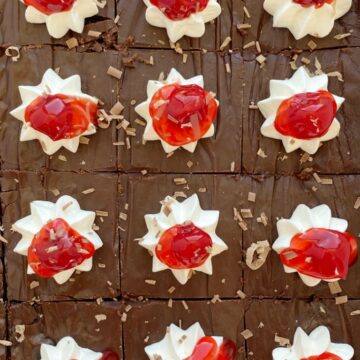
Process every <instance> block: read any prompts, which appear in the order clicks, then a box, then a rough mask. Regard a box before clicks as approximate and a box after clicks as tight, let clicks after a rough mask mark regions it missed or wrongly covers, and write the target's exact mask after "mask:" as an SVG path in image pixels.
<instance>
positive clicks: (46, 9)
mask: <svg viewBox="0 0 360 360" xmlns="http://www.w3.org/2000/svg"><path fill="white" fill-rule="evenodd" d="M76 1H77V0H24V2H25V5H28V6H33V7H34V8H35V9H37V10H39V11H40V12H42V13H43V14H46V15H51V14H56V13H60V12H64V11H69V10H71V9H72V7H73V5H74V4H75V2H76Z"/></svg>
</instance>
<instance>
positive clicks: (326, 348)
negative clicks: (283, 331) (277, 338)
mask: <svg viewBox="0 0 360 360" xmlns="http://www.w3.org/2000/svg"><path fill="white" fill-rule="evenodd" d="M324 353H330V354H332V355H336V356H338V357H339V358H340V359H341V360H351V359H352V357H353V356H354V349H353V348H352V347H351V346H350V345H347V344H335V343H332V342H331V338H330V331H329V329H328V328H327V327H325V326H319V327H318V328H316V329H315V330H314V331H313V332H312V333H311V334H310V335H307V334H306V333H305V332H304V330H303V329H302V328H300V327H299V328H297V330H296V332H295V336H294V344H293V345H292V346H291V347H288V348H277V349H275V350H274V351H273V354H272V356H273V360H301V359H304V358H306V359H307V358H310V357H311V356H319V355H322V354H324Z"/></svg>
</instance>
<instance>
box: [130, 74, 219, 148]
mask: <svg viewBox="0 0 360 360" xmlns="http://www.w3.org/2000/svg"><path fill="white" fill-rule="evenodd" d="M170 84H179V85H197V86H199V87H201V88H204V78H203V76H202V75H198V76H195V77H192V78H190V79H184V78H183V76H182V75H181V74H180V73H179V72H178V71H177V70H176V69H171V70H170V72H169V75H168V77H167V79H166V80H164V81H157V80H149V82H148V85H147V96H148V98H147V100H146V101H144V102H142V103H141V104H139V105H137V106H136V107H135V111H136V112H137V113H138V114H139V115H140V116H141V117H143V118H144V119H145V120H146V123H147V125H146V128H145V132H144V135H143V138H144V140H145V141H160V142H161V145H162V146H163V149H164V151H165V152H166V153H171V152H173V151H175V150H177V149H179V148H183V149H185V150H187V151H189V152H191V153H193V152H194V151H195V149H196V146H197V143H198V140H196V141H192V142H189V143H187V144H184V145H179V146H177V145H171V144H169V143H168V142H166V141H165V140H164V139H162V138H161V137H160V136H159V134H158V133H157V132H156V131H155V129H154V121H153V118H152V117H151V115H150V105H151V102H152V99H153V96H154V95H155V94H156V93H157V92H158V91H159V90H160V89H161V88H163V87H164V86H167V85H170ZM215 101H216V104H217V105H219V102H218V101H217V100H216V99H215ZM214 133H215V126H214V124H211V126H210V127H209V129H208V130H207V132H206V133H205V134H204V135H203V136H202V137H201V138H202V139H204V138H209V137H212V136H213V135H214Z"/></svg>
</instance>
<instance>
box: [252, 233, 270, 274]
mask: <svg viewBox="0 0 360 360" xmlns="http://www.w3.org/2000/svg"><path fill="white" fill-rule="evenodd" d="M270 251H271V247H270V244H269V242H268V241H267V240H264V241H258V242H256V243H253V244H251V246H250V247H249V248H248V249H247V251H246V265H247V266H248V267H249V268H250V269H251V270H258V269H260V268H261V267H262V266H263V265H264V264H265V262H266V259H267V257H268V255H269V252H270Z"/></svg>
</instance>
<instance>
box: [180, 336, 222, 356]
mask: <svg viewBox="0 0 360 360" xmlns="http://www.w3.org/2000/svg"><path fill="white" fill-rule="evenodd" d="M218 348H219V347H218V344H217V342H216V340H215V339H214V338H213V337H211V336H204V337H202V338H201V339H200V340H199V341H198V342H197V344H196V346H195V348H194V351H193V353H192V354H191V356H189V357H188V358H187V359H185V360H215V359H217V357H216V355H217V353H218Z"/></svg>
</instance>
